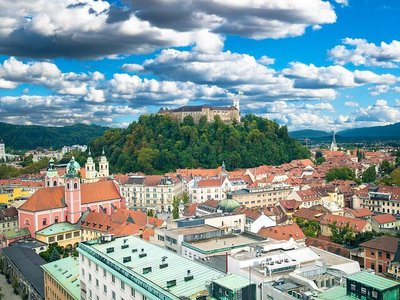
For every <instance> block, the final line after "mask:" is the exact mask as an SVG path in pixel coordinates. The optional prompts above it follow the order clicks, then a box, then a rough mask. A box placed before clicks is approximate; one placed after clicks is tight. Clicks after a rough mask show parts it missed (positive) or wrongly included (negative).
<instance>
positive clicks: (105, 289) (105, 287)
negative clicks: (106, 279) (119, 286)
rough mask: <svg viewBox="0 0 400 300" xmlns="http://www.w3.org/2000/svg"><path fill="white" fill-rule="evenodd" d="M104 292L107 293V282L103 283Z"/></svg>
mask: <svg viewBox="0 0 400 300" xmlns="http://www.w3.org/2000/svg"><path fill="white" fill-rule="evenodd" d="M103 292H104V293H105V294H107V286H106V285H105V284H103Z"/></svg>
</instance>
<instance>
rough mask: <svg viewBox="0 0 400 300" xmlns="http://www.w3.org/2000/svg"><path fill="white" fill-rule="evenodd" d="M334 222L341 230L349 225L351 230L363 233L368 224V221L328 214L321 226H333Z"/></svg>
mask: <svg viewBox="0 0 400 300" xmlns="http://www.w3.org/2000/svg"><path fill="white" fill-rule="evenodd" d="M334 222H336V226H337V227H340V228H342V227H345V226H346V225H347V224H349V226H350V228H352V229H353V231H355V232H361V231H362V230H363V229H364V227H365V226H366V225H367V224H368V222H367V221H365V220H362V219H357V218H348V217H343V216H337V215H332V214H326V215H325V216H324V217H323V218H322V220H321V224H323V225H329V224H333V223H334Z"/></svg>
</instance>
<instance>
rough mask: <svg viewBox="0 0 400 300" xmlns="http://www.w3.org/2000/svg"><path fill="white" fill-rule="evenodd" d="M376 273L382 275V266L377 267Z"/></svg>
mask: <svg viewBox="0 0 400 300" xmlns="http://www.w3.org/2000/svg"><path fill="white" fill-rule="evenodd" d="M378 272H379V273H382V265H378Z"/></svg>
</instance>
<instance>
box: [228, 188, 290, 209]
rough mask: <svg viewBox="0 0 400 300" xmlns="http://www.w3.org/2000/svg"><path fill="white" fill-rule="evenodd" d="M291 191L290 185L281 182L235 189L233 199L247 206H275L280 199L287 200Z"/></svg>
mask: <svg viewBox="0 0 400 300" xmlns="http://www.w3.org/2000/svg"><path fill="white" fill-rule="evenodd" d="M291 192H292V187H291V186H290V185H288V184H284V183H279V184H271V185H268V186H265V187H254V188H245V189H241V190H238V191H233V192H232V199H234V200H236V201H238V202H239V203H240V205H244V206H246V207H273V206H274V205H275V204H276V203H278V202H279V201H282V200H286V199H287V197H288V195H289V194H290V193H291Z"/></svg>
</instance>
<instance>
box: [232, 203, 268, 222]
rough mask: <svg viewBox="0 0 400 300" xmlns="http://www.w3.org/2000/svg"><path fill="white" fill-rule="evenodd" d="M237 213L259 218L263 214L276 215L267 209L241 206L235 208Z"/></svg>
mask: <svg viewBox="0 0 400 300" xmlns="http://www.w3.org/2000/svg"><path fill="white" fill-rule="evenodd" d="M234 213H235V214H245V215H246V218H249V219H252V220H257V219H258V218H259V217H260V216H261V215H262V214H264V215H266V216H275V214H274V213H273V212H271V211H269V210H267V209H260V208H249V207H245V206H240V207H238V208H236V209H235V210H234Z"/></svg>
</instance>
